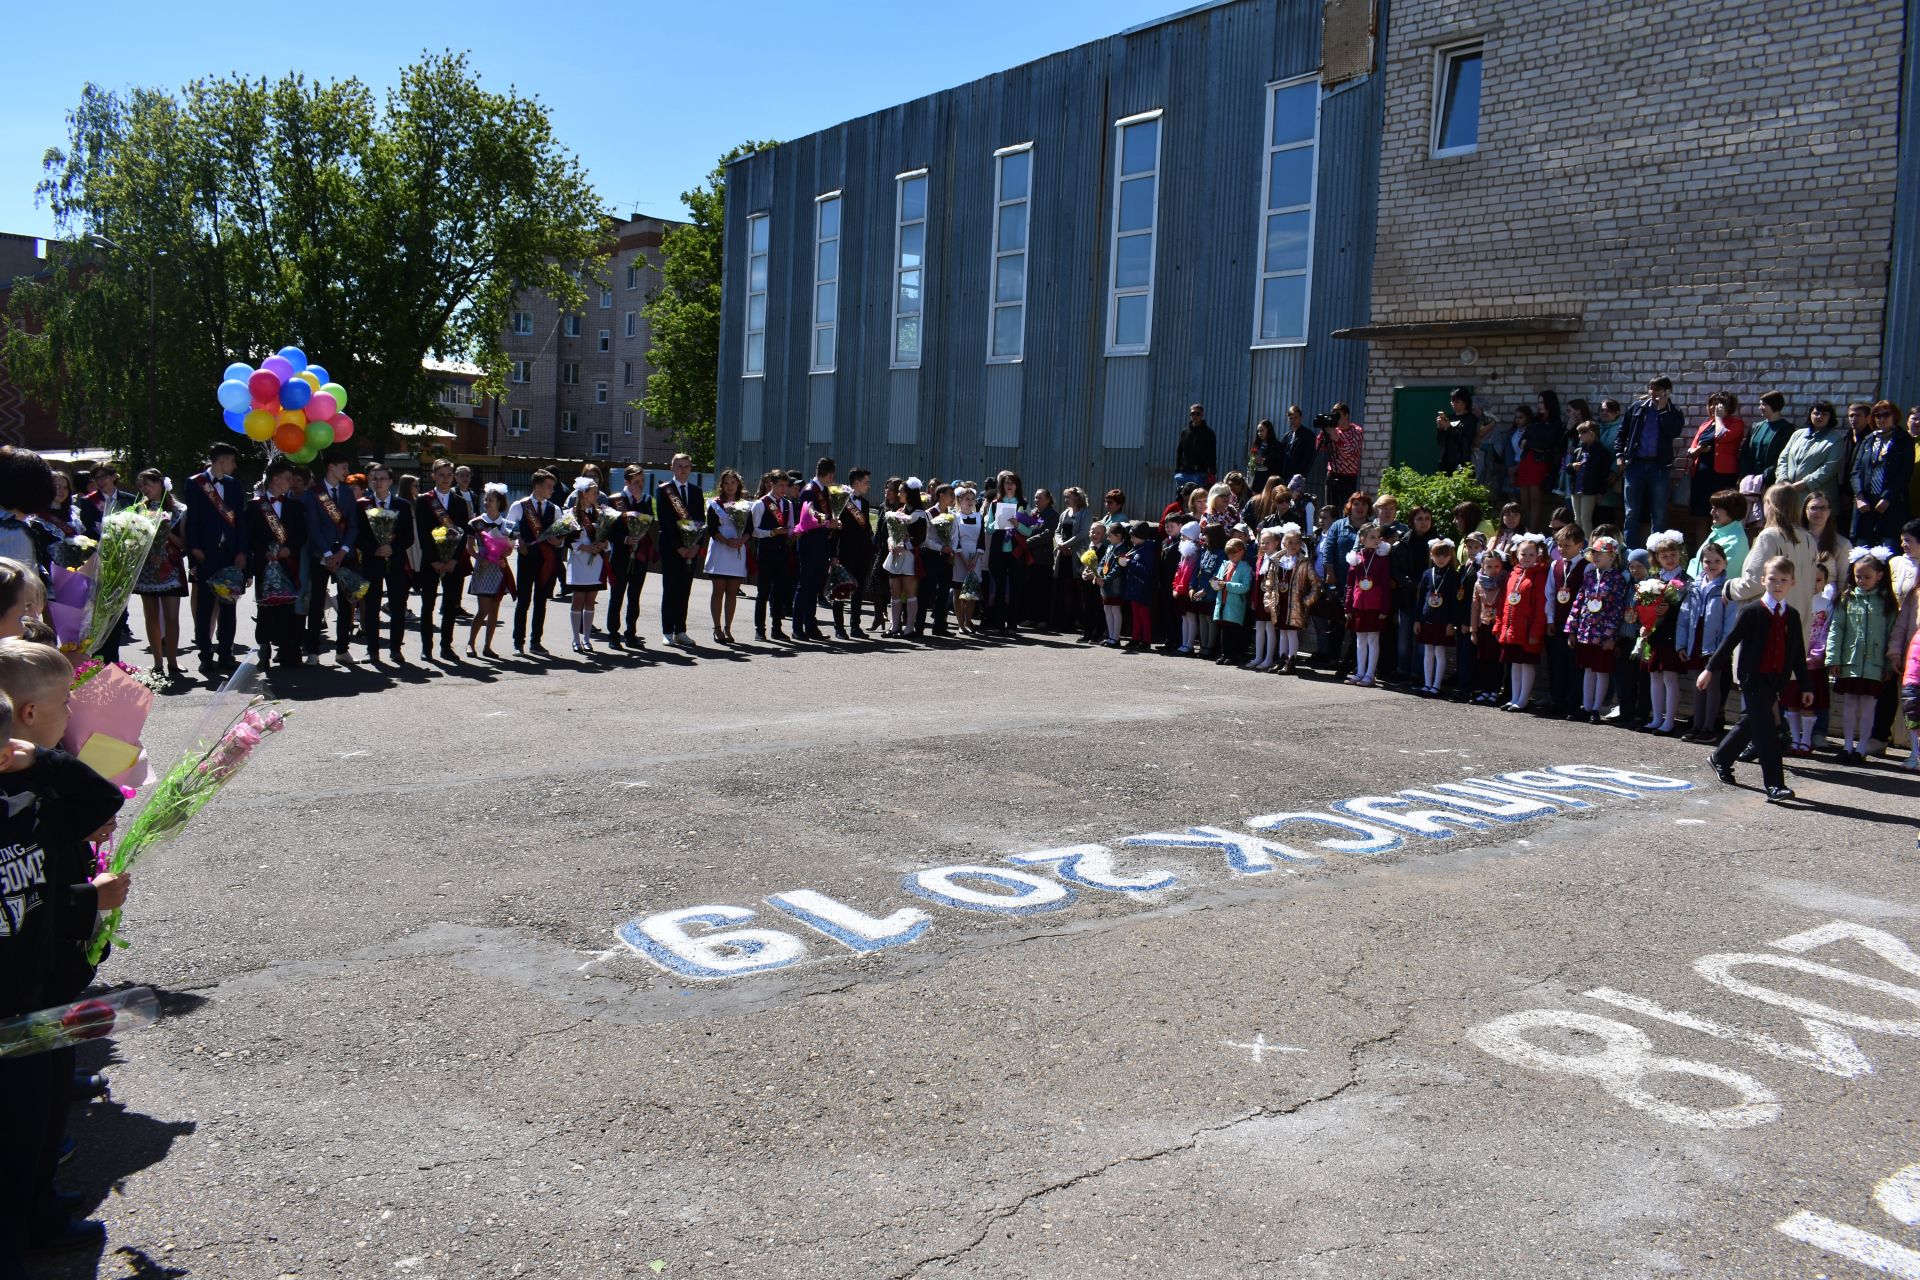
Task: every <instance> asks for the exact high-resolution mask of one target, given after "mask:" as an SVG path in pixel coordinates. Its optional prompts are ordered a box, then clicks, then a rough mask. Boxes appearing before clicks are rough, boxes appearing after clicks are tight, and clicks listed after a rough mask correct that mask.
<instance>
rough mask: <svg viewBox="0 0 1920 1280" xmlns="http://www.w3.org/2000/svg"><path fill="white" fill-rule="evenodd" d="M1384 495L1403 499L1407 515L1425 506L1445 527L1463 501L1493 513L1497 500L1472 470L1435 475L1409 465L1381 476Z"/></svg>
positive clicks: (1468, 468)
mask: <svg viewBox="0 0 1920 1280" xmlns="http://www.w3.org/2000/svg"><path fill="white" fill-rule="evenodd" d="M1380 492H1381V493H1390V494H1392V495H1393V496H1394V497H1396V498H1398V499H1399V500H1400V512H1401V514H1402V515H1403V516H1404V515H1405V514H1406V513H1407V512H1408V511H1410V510H1412V509H1413V508H1414V507H1425V508H1426V509H1427V510H1429V511H1431V512H1433V518H1434V519H1435V520H1436V521H1438V522H1439V523H1440V524H1441V525H1442V526H1444V525H1445V524H1446V522H1447V513H1448V512H1450V511H1452V510H1453V509H1454V508H1455V507H1457V506H1459V505H1460V504H1461V503H1463V502H1472V503H1475V504H1477V505H1478V506H1479V507H1480V509H1481V510H1483V511H1489V514H1491V512H1490V510H1489V504H1490V503H1491V502H1492V501H1493V495H1492V494H1491V493H1489V492H1488V491H1487V489H1486V486H1484V485H1482V484H1481V483H1479V482H1478V481H1477V480H1475V479H1474V478H1473V468H1472V467H1461V468H1460V469H1459V470H1457V471H1450V472H1449V471H1441V472H1438V473H1436V474H1433V475H1428V474H1426V473H1425V472H1421V471H1415V470H1414V469H1413V468H1412V467H1408V466H1392V467H1388V468H1387V469H1386V471H1385V472H1384V473H1382V475H1381V476H1380Z"/></svg>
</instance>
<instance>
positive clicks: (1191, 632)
mask: <svg viewBox="0 0 1920 1280" xmlns="http://www.w3.org/2000/svg"><path fill="white" fill-rule="evenodd" d="M1199 630H1200V618H1199V616H1198V615H1196V614H1191V613H1183V614H1181V615H1180V652H1182V653H1192V652H1193V638H1194V636H1195V634H1196V633H1198V631H1199Z"/></svg>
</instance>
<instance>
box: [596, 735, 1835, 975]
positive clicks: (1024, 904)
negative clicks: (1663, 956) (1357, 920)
mask: <svg viewBox="0 0 1920 1280" xmlns="http://www.w3.org/2000/svg"><path fill="white" fill-rule="evenodd" d="M1692 787H1693V784H1692V783H1691V782H1687V781H1685V780H1684V779H1680V778H1668V777H1664V776H1662V775H1660V774H1657V773H1642V772H1640V771H1638V770H1634V769H1615V768H1612V767H1609V766H1606V765H1594V764H1560V765H1554V766H1553V767H1551V768H1548V769H1522V770H1518V771H1516V772H1513V773H1501V774H1496V775H1494V776H1493V777H1490V778H1466V779H1463V780H1461V781H1459V782H1440V783H1435V784H1434V785H1433V786H1431V787H1428V788H1425V789H1420V788H1408V789H1405V790H1402V791H1398V792H1395V793H1394V794H1392V795H1370V796H1354V797H1351V798H1349V799H1346V800H1337V801H1335V802H1334V803H1332V804H1331V805H1328V806H1327V807H1326V808H1325V809H1303V810H1289V811H1286V812H1281V813H1266V814H1260V815H1258V816H1255V817H1251V818H1248V819H1246V820H1245V821H1244V822H1243V823H1242V824H1241V825H1242V826H1244V827H1245V828H1247V831H1246V832H1243V831H1238V830H1229V829H1227V828H1224V827H1206V826H1190V827H1187V828H1185V829H1184V830H1179V831H1150V832H1147V833H1145V834H1142V835H1129V836H1121V837H1119V838H1118V839H1116V840H1114V841H1112V842H1111V843H1110V844H1075V845H1065V846H1061V847H1058V848H1047V849H1036V850H1031V851H1027V852H1019V853H1011V854H1008V855H1006V856H1005V857H1004V859H1003V860H1002V861H1003V864H1004V865H998V864H997V865H986V864H980V863H955V864H951V865H948V866H940V867H929V868H927V869H926V870H924V871H916V872H913V873H912V874H910V875H908V876H907V877H906V878H905V879H904V880H903V881H902V882H901V888H902V889H903V890H904V891H905V892H907V893H908V894H910V895H912V896H914V897H916V898H920V899H923V900H925V901H927V902H930V903H933V904H934V905H935V906H939V907H945V908H947V909H948V910H952V911H964V912H976V913H981V914H986V915H997V916H1030V915H1038V914H1042V913H1046V912H1053V911H1064V910H1066V909H1067V908H1069V907H1071V906H1073V905H1074V903H1075V902H1076V901H1077V900H1078V898H1079V896H1080V895H1079V891H1080V890H1081V889H1094V890H1100V891H1103V892H1106V893H1113V894H1120V895H1124V896H1127V897H1133V898H1144V897H1147V896H1149V895H1153V894H1164V893H1166V892H1168V891H1171V890H1174V889H1176V888H1177V887H1179V886H1180V885H1181V880H1180V878H1179V877H1178V876H1176V875H1175V874H1174V873H1173V872H1171V871H1167V870H1164V869H1160V868H1156V867H1151V866H1141V867H1138V868H1137V869H1136V868H1130V867H1122V866H1120V865H1119V864H1118V863H1117V861H1116V859H1115V856H1114V851H1113V846H1119V847H1120V848H1122V849H1141V850H1147V849H1193V850H1201V851H1210V852H1212V853H1214V854H1217V855H1218V856H1219V858H1220V861H1221V862H1222V863H1223V864H1224V865H1225V868H1226V870H1227V871H1228V872H1229V873H1231V874H1232V875H1235V876H1264V875H1274V874H1276V873H1283V874H1286V875H1294V874H1296V873H1297V869H1298V868H1301V867H1318V866H1320V865H1322V863H1323V860H1324V859H1323V856H1322V855H1321V854H1320V853H1317V852H1308V851H1306V850H1303V849H1300V848H1296V847H1295V846H1294V845H1290V844H1285V843H1282V842H1281V841H1280V840H1279V839H1277V838H1276V836H1275V833H1277V832H1280V831H1282V830H1284V831H1285V832H1286V834H1287V836H1288V837H1289V838H1291V839H1295V840H1297V841H1299V842H1300V843H1302V844H1309V845H1311V846H1312V847H1313V848H1315V849H1323V850H1327V851H1330V852H1332V853H1336V854H1346V855H1350V856H1358V857H1369V856H1372V855H1375V854H1381V853H1387V852H1389V851H1391V850H1394V849H1398V848H1401V847H1403V846H1404V845H1406V844H1407V843H1408V842H1409V841H1418V840H1434V841H1439V840H1452V839H1455V838H1456V837H1459V836H1481V835H1485V834H1487V833H1488V832H1491V831H1493V830H1494V829H1495V828H1496V826H1497V825H1511V824H1514V823H1520V822H1530V821H1532V820H1534V819H1536V818H1545V817H1551V816H1554V815H1557V814H1562V813H1568V812H1573V811H1579V810H1588V809H1592V808H1594V807H1595V804H1596V801H1602V800H1608V799H1625V800H1638V799H1640V798H1641V797H1642V796H1644V795H1646V794H1647V793H1649V792H1656V793H1657V792H1672V791H1688V790H1691V789H1692ZM1576 793H1578V794H1576ZM1248 832H1254V833H1258V834H1248ZM766 905H767V906H768V907H771V908H772V909H773V910H774V911H777V912H779V913H781V914H782V915H785V916H789V917H791V918H792V919H794V920H795V921H798V922H799V923H800V924H801V925H802V926H804V927H805V928H807V929H809V930H811V931H813V932H814V933H816V934H819V935H820V936H821V937H822V938H825V939H826V940H827V941H828V942H829V943H833V944H837V946H834V947H830V948H829V949H827V950H825V951H817V952H816V951H814V950H813V949H812V948H810V946H809V944H808V942H807V940H806V939H805V938H804V937H803V936H802V935H800V934H798V933H794V932H790V931H789V930H786V929H776V928H769V927H766V926H765V925H764V924H754V925H750V924H749V922H752V921H754V920H755V919H756V917H757V915H758V913H757V912H756V911H755V910H754V909H753V908H751V907H741V906H726V905H708V906H698V907H681V908H679V909H678V910H674V911H660V912H655V913H653V914H651V915H645V916H638V917H636V918H634V919H632V920H629V921H628V922H627V923H625V924H623V925H621V926H620V927H619V928H618V929H617V930H615V931H614V932H615V936H616V937H618V938H619V939H620V941H621V942H623V943H625V944H626V945H627V946H629V947H631V948H632V949H633V950H634V951H635V952H637V953H639V954H640V955H642V956H644V957H646V958H647V959H648V960H650V961H652V962H653V963H654V964H656V965H659V966H660V967H661V968H662V969H665V970H666V971H667V972H669V973H675V974H679V975H680V976H682V977H688V978H738V977H742V976H744V975H746V974H751V973H764V972H767V971H769V970H772V969H785V968H787V967H788V966H790V965H794V964H798V963H799V962H800V961H802V960H806V959H809V958H813V959H826V958H830V957H832V956H835V955H842V954H846V953H849V952H850V953H852V954H854V955H870V954H872V953H874V952H877V951H885V950H887V949H888V948H891V947H900V946H906V945H907V944H908V943H912V942H917V941H918V940H920V939H921V938H923V937H925V936H926V934H927V932H928V930H929V929H931V928H932V926H933V916H932V915H931V914H930V913H929V912H927V911H925V910H924V909H922V908H920V907H915V906H901V907H898V908H896V909H894V910H892V911H891V912H890V913H888V914H885V915H873V914H870V913H868V912H867V911H865V910H863V909H861V908H859V907H855V906H853V905H850V904H848V903H846V902H842V901H840V900H839V899H836V898H832V897H829V896H828V895H826V894H825V893H822V892H820V891H819V890H817V889H790V890H788V891H786V892H784V893H776V894H773V895H771V896H770V897H768V898H767V899H766ZM880 910H885V908H884V907H882V908H880ZM842 948H844V950H842ZM1737 959H1738V960H1739V961H1740V962H1742V963H1747V964H1752V963H1755V961H1754V960H1753V958H1752V957H1745V956H1742V957H1738V958H1737ZM1775 963H1776V967H1786V966H1785V965H1781V964H1779V963H1778V962H1777V961H1775ZM1802 963H1803V964H1804V963H1806V962H1802ZM1815 967H1817V966H1815ZM1737 981H1738V980H1737V979H1729V982H1737Z"/></svg>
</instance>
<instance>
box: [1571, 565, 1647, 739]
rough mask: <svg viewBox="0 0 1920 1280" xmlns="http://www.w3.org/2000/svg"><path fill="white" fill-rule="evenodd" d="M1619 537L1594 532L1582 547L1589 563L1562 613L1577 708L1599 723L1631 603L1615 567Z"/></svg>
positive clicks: (1623, 576) (1629, 591) (1624, 577)
mask: <svg viewBox="0 0 1920 1280" xmlns="http://www.w3.org/2000/svg"><path fill="white" fill-rule="evenodd" d="M1621 550H1622V548H1621V546H1620V540H1619V539H1618V538H1613V537H1605V536H1602V537H1598V538H1595V539H1594V540H1593V545H1592V546H1590V547H1588V548H1587V564H1588V569H1587V572H1586V574H1585V576H1584V577H1583V578H1582V579H1581V582H1580V589H1579V591H1578V592H1576V593H1575V594H1574V597H1573V600H1572V601H1571V603H1570V606H1569V613H1568V616H1567V643H1568V645H1569V647H1570V648H1571V649H1572V657H1573V663H1574V666H1575V667H1577V668H1579V670H1580V672H1581V685H1580V710H1581V711H1582V712H1584V713H1585V715H1586V720H1587V723H1588V724H1599V723H1600V715H1601V712H1603V711H1604V710H1605V709H1606V705H1607V692H1608V688H1607V686H1608V685H1610V684H1612V683H1613V655H1614V640H1615V638H1616V637H1617V636H1618V635H1619V633H1620V620H1621V619H1622V618H1624V617H1626V615H1627V608H1628V606H1630V605H1631V604H1632V603H1633V583H1632V581H1631V580H1630V579H1629V578H1628V577H1627V574H1626V570H1624V569H1622V568H1621V567H1620V553H1621Z"/></svg>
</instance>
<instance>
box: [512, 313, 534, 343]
mask: <svg viewBox="0 0 1920 1280" xmlns="http://www.w3.org/2000/svg"><path fill="white" fill-rule="evenodd" d="M513 331H514V332H515V333H517V334H519V335H520V336H521V337H525V336H526V335H528V334H530V333H532V332H533V312H531V311H516V312H514V313H513Z"/></svg>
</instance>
